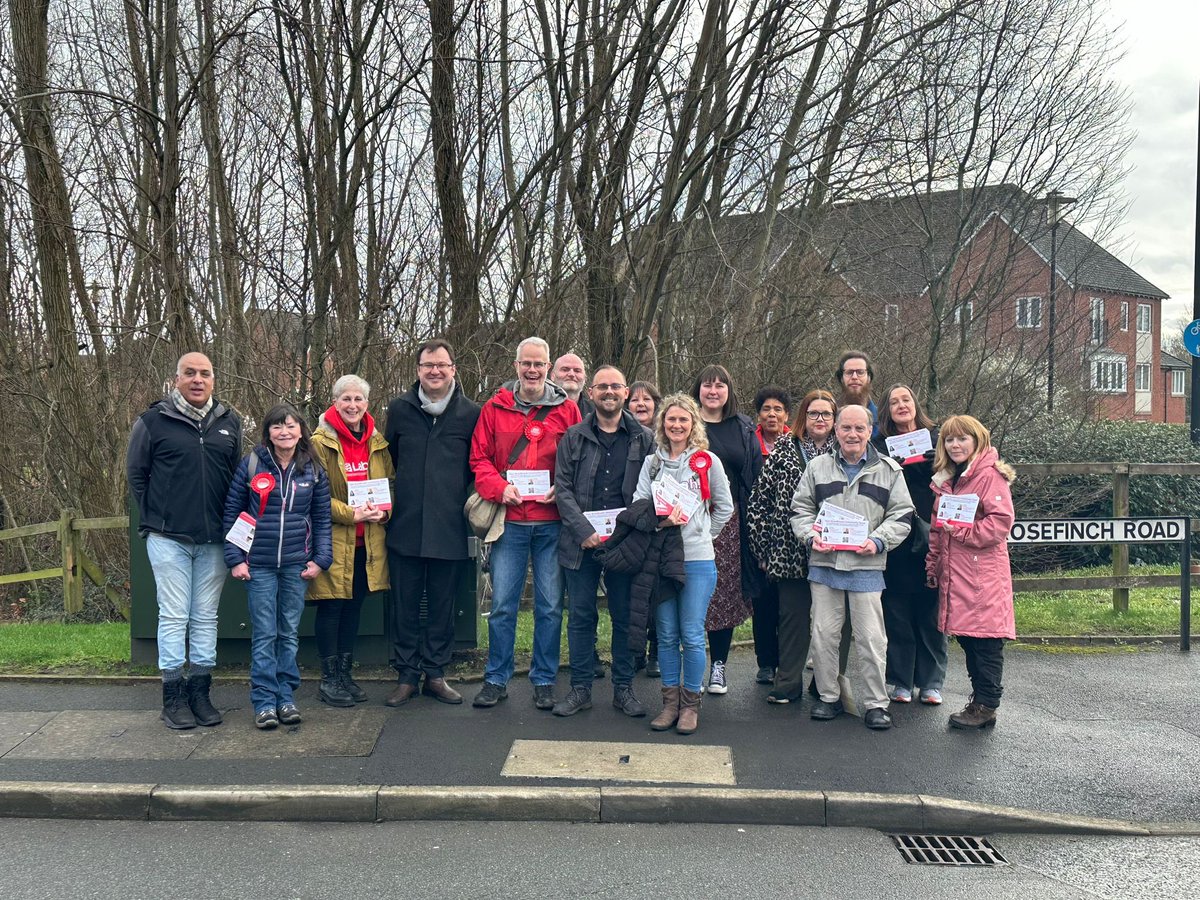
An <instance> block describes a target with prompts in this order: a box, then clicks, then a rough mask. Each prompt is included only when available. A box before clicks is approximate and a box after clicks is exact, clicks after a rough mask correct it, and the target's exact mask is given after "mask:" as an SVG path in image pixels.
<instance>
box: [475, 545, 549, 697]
mask: <svg viewBox="0 0 1200 900" xmlns="http://www.w3.org/2000/svg"><path fill="white" fill-rule="evenodd" d="M558 529H559V524H558V522H540V523H538V524H537V525H522V524H514V523H512V522H508V523H507V524H505V526H504V534H502V535H500V540H498V541H496V543H495V544H493V545H492V554H491V557H490V560H491V568H492V614H491V615H490V616H489V617H488V661H487V668H486V669H485V670H484V673H483V680H484V681H488V682H491V683H492V684H500V685H504V684H508V681H509V679H510V678H512V674H513V648H514V645H515V644H516V640H517V607H518V606H520V604H521V593H522V592H523V591H524V589H525V572H526V571H527V569H528V566H529V561H530V559H531V558H532V560H533V598H534V603H533V665H532V666H531V667H530V669H529V680H530V681H532V682H533V683H534V684H554V679H555V678H557V677H558V652H559V647H560V646H561V644H562V616H563V608H562V581H561V579H560V577H559V568H558Z"/></svg>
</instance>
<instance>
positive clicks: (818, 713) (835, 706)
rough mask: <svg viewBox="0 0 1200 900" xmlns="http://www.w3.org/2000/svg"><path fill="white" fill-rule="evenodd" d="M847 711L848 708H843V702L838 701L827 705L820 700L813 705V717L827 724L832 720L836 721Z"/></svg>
mask: <svg viewBox="0 0 1200 900" xmlns="http://www.w3.org/2000/svg"><path fill="white" fill-rule="evenodd" d="M845 711H846V707H844V706H842V701H841V700H837V701H835V702H833V703H826V702H825V701H824V700H818V701H817V702H816V703H815V704H813V708H812V713H811V715H812V717H813V718H814V719H820V720H821V721H823V722H827V721H829V720H830V719H836V718H837V717H838V716H840V715H841V714H842V713H844V712H845Z"/></svg>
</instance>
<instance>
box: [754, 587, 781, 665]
mask: <svg viewBox="0 0 1200 900" xmlns="http://www.w3.org/2000/svg"><path fill="white" fill-rule="evenodd" d="M752 621H753V627H754V655H755V656H757V657H758V667H759V668H760V669H762V668H767V669H774V668H777V667H778V666H779V583H778V582H775V581H769V582H767V584H766V585H765V586H764V587H763V590H762V593H761V594H759V595H758V596H757V597H755V598H754V619H753V620H752Z"/></svg>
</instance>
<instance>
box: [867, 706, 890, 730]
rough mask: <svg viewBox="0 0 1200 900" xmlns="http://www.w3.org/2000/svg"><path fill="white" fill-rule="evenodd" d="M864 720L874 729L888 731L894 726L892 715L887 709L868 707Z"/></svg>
mask: <svg viewBox="0 0 1200 900" xmlns="http://www.w3.org/2000/svg"><path fill="white" fill-rule="evenodd" d="M863 722H864V723H866V726H867V727H868V728H870V729H872V730H874V731H887V730H888V729H889V728H891V727H892V717H891V715H890V714H889V713H888V711H887V710H886V709H868V710H867V714H866V715H865V716H863Z"/></svg>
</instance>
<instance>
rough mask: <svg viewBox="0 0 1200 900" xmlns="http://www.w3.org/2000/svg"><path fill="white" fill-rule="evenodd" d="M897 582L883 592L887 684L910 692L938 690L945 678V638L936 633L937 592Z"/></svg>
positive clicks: (922, 586) (918, 585) (938, 632)
mask: <svg viewBox="0 0 1200 900" xmlns="http://www.w3.org/2000/svg"><path fill="white" fill-rule="evenodd" d="M900 581H901V583H900V584H899V586H897V587H895V588H892V587H887V588H885V589H884V591H883V626H884V628H885V629H886V631H887V640H888V646H887V682H888V684H894V685H896V686H897V687H902V688H908V689H909V690H910V691H911V690H912V689H913V688H922V689H924V690H927V691H929V690H938V691H940V690H941V689H942V682H943V681H945V679H946V636H945V635H944V634H942V633H941V632H940V631H938V623H937V610H938V595H937V591H936V590H933V589H932V588H927V587H926V586H925V585H924V584H923V583H909V582H907V580H905V579H901V580H900Z"/></svg>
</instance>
